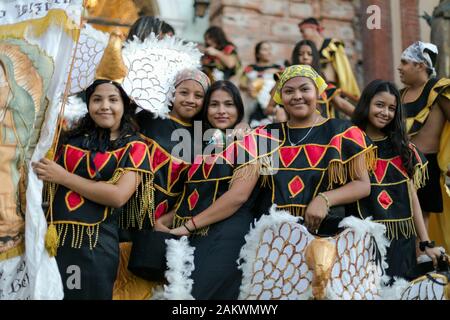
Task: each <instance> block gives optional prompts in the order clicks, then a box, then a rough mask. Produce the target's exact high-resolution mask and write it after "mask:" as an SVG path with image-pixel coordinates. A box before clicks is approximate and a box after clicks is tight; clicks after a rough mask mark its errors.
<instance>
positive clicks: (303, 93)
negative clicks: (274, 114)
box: [281, 77, 317, 122]
mask: <svg viewBox="0 0 450 320" xmlns="http://www.w3.org/2000/svg"><path fill="white" fill-rule="evenodd" d="M281 100H282V101H283V105H284V108H285V109H286V111H287V113H289V115H290V118H291V120H293V121H296V122H297V121H300V122H302V121H305V120H308V119H309V118H310V117H311V116H312V115H313V114H314V112H315V110H316V106H317V88H316V86H315V84H314V82H313V81H312V80H311V79H309V78H304V77H295V78H292V79H290V80H288V81H286V83H285V84H284V86H283V88H282V89H281Z"/></svg>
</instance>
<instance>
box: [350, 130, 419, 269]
mask: <svg viewBox="0 0 450 320" xmlns="http://www.w3.org/2000/svg"><path fill="white" fill-rule="evenodd" d="M374 143H375V145H376V146H377V147H378V149H377V162H376V166H375V169H374V171H373V172H371V173H370V184H371V192H370V195H369V196H368V197H366V198H364V199H361V200H359V201H357V202H356V203H355V204H352V205H350V206H348V207H347V209H348V211H349V212H350V213H351V214H352V215H355V216H357V217H360V218H361V219H366V218H368V217H372V218H373V221H374V222H378V223H382V224H384V225H385V226H386V237H387V238H388V239H389V240H390V241H391V244H390V247H389V248H388V250H387V263H388V265H389V268H388V269H387V270H386V272H387V274H388V275H389V276H391V277H392V276H396V277H407V274H408V272H409V271H410V270H411V268H413V267H414V266H415V265H416V229H415V227H414V219H413V207H412V196H411V192H413V190H411V180H413V182H414V185H415V187H416V188H418V187H419V186H421V185H423V183H424V182H425V177H426V166H427V160H426V159H425V157H424V156H423V154H422V153H421V152H420V151H419V150H418V149H417V148H416V147H415V146H414V145H412V144H410V148H411V150H412V151H413V158H412V163H413V166H414V176H413V177H412V178H410V177H409V176H408V173H407V171H406V169H405V167H404V166H403V162H402V159H401V158H400V156H399V154H398V152H396V151H395V147H394V145H393V144H392V142H391V139H390V138H388V137H386V138H384V139H382V140H375V141H374Z"/></svg>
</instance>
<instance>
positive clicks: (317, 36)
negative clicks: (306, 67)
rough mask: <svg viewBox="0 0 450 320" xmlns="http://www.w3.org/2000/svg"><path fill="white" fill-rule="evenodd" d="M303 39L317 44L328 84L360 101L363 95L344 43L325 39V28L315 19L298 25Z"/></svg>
mask: <svg viewBox="0 0 450 320" xmlns="http://www.w3.org/2000/svg"><path fill="white" fill-rule="evenodd" d="M298 27H299V30H300V33H301V34H302V36H303V39H305V40H310V41H312V42H314V43H315V44H316V47H317V49H318V50H319V53H320V62H321V69H322V70H317V71H322V73H323V75H324V76H325V78H326V80H327V82H331V83H334V84H336V86H337V87H338V88H341V89H342V92H343V94H344V95H345V96H347V97H349V98H350V99H351V100H353V101H358V99H359V96H360V94H361V92H360V90H359V87H358V83H357V82H356V78H355V75H354V74H353V71H352V68H351V66H350V62H349V60H348V58H347V55H346V53H345V47H344V43H343V42H342V41H341V40H338V39H334V38H325V37H324V36H323V34H322V32H323V28H322V26H321V25H320V23H319V21H317V19H315V18H307V19H305V20H303V21H302V22H300V23H299V25H298Z"/></svg>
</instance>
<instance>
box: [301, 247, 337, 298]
mask: <svg viewBox="0 0 450 320" xmlns="http://www.w3.org/2000/svg"><path fill="white" fill-rule="evenodd" d="M336 255H337V250H336V244H335V243H332V242H330V241H328V240H327V239H314V240H313V241H311V243H310V244H309V245H308V247H307V248H306V263H307V264H308V267H309V268H310V269H312V270H313V271H314V275H313V281H312V289H313V296H314V298H315V299H317V300H322V299H324V298H325V296H326V288H327V285H328V281H329V280H330V277H331V269H332V268H333V264H334V262H335V260H336Z"/></svg>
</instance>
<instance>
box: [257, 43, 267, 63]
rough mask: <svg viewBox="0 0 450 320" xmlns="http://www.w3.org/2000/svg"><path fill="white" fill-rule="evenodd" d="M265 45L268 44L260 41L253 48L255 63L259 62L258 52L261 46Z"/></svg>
mask: <svg viewBox="0 0 450 320" xmlns="http://www.w3.org/2000/svg"><path fill="white" fill-rule="evenodd" d="M265 43H269V42H267V41H260V42H258V43H257V44H256V46H255V61H256V62H259V61H260V59H259V57H258V55H259V51H260V50H261V47H262V45H263V44H265Z"/></svg>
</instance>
